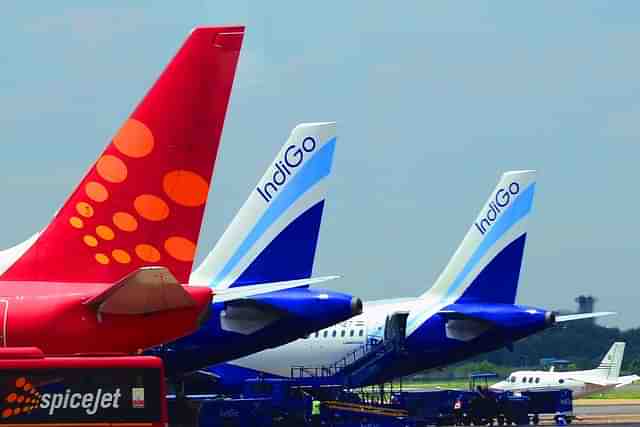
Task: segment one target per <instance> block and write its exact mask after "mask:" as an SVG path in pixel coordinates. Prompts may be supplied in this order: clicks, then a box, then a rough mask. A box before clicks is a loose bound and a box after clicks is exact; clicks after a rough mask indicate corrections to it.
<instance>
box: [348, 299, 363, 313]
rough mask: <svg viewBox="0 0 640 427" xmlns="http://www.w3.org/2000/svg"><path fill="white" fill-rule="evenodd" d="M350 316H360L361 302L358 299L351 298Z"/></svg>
mask: <svg viewBox="0 0 640 427" xmlns="http://www.w3.org/2000/svg"><path fill="white" fill-rule="evenodd" d="M351 314H353V315H354V316H357V315H358V314H362V300H361V299H360V298H358V297H352V298H351Z"/></svg>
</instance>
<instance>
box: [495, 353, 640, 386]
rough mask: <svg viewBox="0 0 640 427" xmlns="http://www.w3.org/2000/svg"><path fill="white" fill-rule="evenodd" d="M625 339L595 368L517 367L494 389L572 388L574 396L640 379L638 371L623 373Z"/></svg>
mask: <svg viewBox="0 0 640 427" xmlns="http://www.w3.org/2000/svg"><path fill="white" fill-rule="evenodd" d="M624 347H625V343H623V342H615V343H613V345H612V346H611V348H610V349H609V351H608V352H607V354H605V356H604V358H603V359H602V361H601V362H600V365H598V367H597V368H595V369H589V370H585V371H568V372H555V371H554V368H553V367H551V369H549V370H548V371H517V372H514V373H512V374H511V375H509V377H508V378H507V379H506V380H504V381H500V382H499V383H497V384H494V385H492V386H491V389H494V390H510V391H529V390H552V389H561V388H563V389H570V390H571V391H573V397H584V396H587V395H590V394H594V393H601V392H603V391H607V390H610V389H613V388H620V387H623V386H625V385H628V384H631V383H632V382H634V381H636V380H638V379H640V376H638V375H626V376H622V377H621V376H620V367H621V366H622V358H623V356H624Z"/></svg>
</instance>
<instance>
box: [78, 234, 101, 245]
mask: <svg viewBox="0 0 640 427" xmlns="http://www.w3.org/2000/svg"><path fill="white" fill-rule="evenodd" d="M82 241H83V242H84V244H85V245H87V246H89V247H90V248H95V247H96V246H98V239H96V238H95V237H93V236H92V235H90V234H87V235H85V236H84V237H83V238H82Z"/></svg>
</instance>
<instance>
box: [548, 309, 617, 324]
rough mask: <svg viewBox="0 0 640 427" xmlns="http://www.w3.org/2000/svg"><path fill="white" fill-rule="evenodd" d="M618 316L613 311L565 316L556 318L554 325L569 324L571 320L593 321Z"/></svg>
mask: <svg viewBox="0 0 640 427" xmlns="http://www.w3.org/2000/svg"><path fill="white" fill-rule="evenodd" d="M614 314H618V313H616V312H614V311H600V312H598V313H579V314H565V315H563V316H556V323H562V322H571V321H573V320H582V319H593V318H596V317H603V316H611V315H614Z"/></svg>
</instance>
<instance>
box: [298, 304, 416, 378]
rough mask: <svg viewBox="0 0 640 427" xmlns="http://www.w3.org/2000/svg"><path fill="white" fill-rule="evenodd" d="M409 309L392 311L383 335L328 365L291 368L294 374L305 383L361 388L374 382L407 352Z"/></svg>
mask: <svg viewBox="0 0 640 427" xmlns="http://www.w3.org/2000/svg"><path fill="white" fill-rule="evenodd" d="M407 316H408V313H406V312H397V313H393V314H391V315H389V316H388V317H387V319H386V322H385V330H384V338H383V339H382V340H380V339H372V338H370V339H369V340H368V341H367V343H365V344H364V345H362V346H361V347H358V348H357V349H355V350H354V351H352V352H351V353H349V354H347V355H346V356H344V357H343V358H341V359H340V360H338V361H336V362H334V363H332V364H330V365H326V366H317V367H304V366H294V367H292V368H291V377H292V379H294V380H295V381H296V382H298V383H300V384H304V385H329V384H331V385H336V384H340V385H343V386H345V387H347V388H359V387H362V386H363V385H367V384H371V383H372V382H374V381H375V379H376V378H377V377H378V376H379V374H380V373H381V372H382V370H384V369H385V368H386V367H388V366H389V364H390V363H393V362H395V361H397V360H400V359H401V358H402V357H403V356H404V355H405V354H406V350H405V336H406V324H407Z"/></svg>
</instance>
